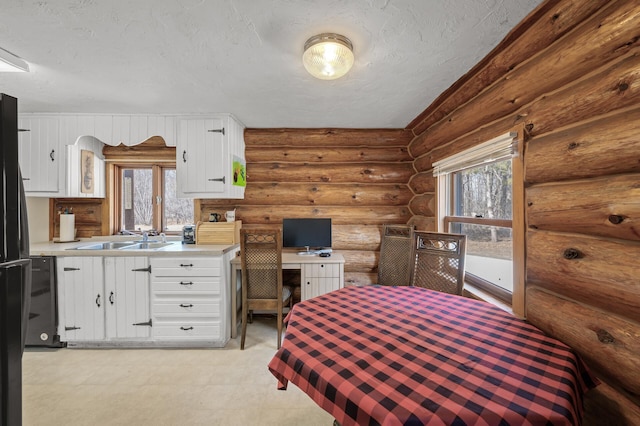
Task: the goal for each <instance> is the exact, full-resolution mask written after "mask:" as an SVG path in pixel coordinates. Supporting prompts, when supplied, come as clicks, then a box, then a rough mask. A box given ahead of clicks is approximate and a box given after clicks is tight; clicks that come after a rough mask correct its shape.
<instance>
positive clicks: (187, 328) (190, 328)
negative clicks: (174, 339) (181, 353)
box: [180, 327, 193, 331]
mask: <svg viewBox="0 0 640 426" xmlns="http://www.w3.org/2000/svg"><path fill="white" fill-rule="evenodd" d="M180 330H184V331H187V330H193V327H180Z"/></svg>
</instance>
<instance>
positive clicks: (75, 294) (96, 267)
mask: <svg viewBox="0 0 640 426" xmlns="http://www.w3.org/2000/svg"><path fill="white" fill-rule="evenodd" d="M57 261H58V268H57V269H58V291H59V295H58V311H59V314H60V330H59V334H60V339H61V340H62V341H67V342H72V341H94V340H103V339H104V313H105V297H104V280H103V267H102V257H58V259H57Z"/></svg>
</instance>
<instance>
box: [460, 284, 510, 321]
mask: <svg viewBox="0 0 640 426" xmlns="http://www.w3.org/2000/svg"><path fill="white" fill-rule="evenodd" d="M462 293H463V295H464V296H465V297H470V298H472V299H476V300H482V301H485V302H488V303H491V304H493V305H495V306H497V307H498V308H500V309H502V310H503V311H506V312H509V313H510V314H512V315H514V316H516V317H518V318H522V317H520V316H519V315H516V314H514V313H513V309H512V308H511V305H509V304H508V303H505V302H503V301H502V300H500V299H497V298H495V297H493V296H492V295H490V294H489V293H487V292H486V291H482V290H480V289H479V288H478V287H474V286H473V285H471V284H469V283H467V282H465V283H464V289H463V290H462Z"/></svg>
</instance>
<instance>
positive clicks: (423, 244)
mask: <svg viewBox="0 0 640 426" xmlns="http://www.w3.org/2000/svg"><path fill="white" fill-rule="evenodd" d="M466 243H467V236H466V235H461V234H439V233H435V232H422V231H415V232H414V244H413V255H412V258H413V259H414V262H415V263H414V268H413V275H412V277H411V285H413V286H416V287H424V288H429V289H432V290H437V291H441V292H443V293H451V294H458V295H462V287H463V284H464V260H465V254H466Z"/></svg>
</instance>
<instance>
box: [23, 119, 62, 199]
mask: <svg viewBox="0 0 640 426" xmlns="http://www.w3.org/2000/svg"><path fill="white" fill-rule="evenodd" d="M59 127H60V126H59V121H58V119H56V118H50V117H35V116H34V117H28V118H22V117H21V118H20V120H19V123H18V128H20V129H24V130H26V131H21V132H20V133H19V134H18V139H19V144H18V150H19V151H18V158H19V163H20V169H21V171H22V179H23V183H24V189H25V191H26V192H28V193H30V194H29V195H36V196H37V194H38V193H42V194H43V195H46V194H57V193H58V191H59V190H60V186H59V185H60V179H59V171H60V164H61V162H62V163H64V153H63V152H61V149H60V138H59V136H60V134H59Z"/></svg>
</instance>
